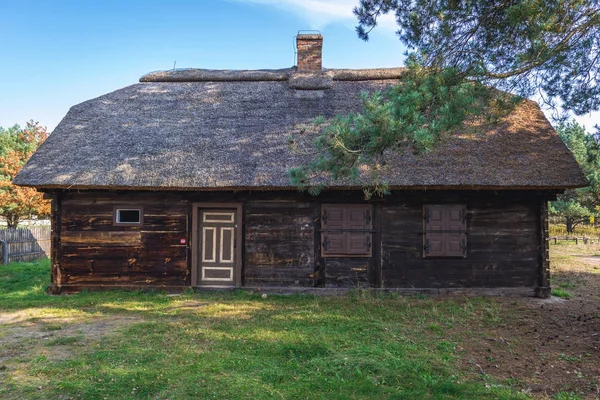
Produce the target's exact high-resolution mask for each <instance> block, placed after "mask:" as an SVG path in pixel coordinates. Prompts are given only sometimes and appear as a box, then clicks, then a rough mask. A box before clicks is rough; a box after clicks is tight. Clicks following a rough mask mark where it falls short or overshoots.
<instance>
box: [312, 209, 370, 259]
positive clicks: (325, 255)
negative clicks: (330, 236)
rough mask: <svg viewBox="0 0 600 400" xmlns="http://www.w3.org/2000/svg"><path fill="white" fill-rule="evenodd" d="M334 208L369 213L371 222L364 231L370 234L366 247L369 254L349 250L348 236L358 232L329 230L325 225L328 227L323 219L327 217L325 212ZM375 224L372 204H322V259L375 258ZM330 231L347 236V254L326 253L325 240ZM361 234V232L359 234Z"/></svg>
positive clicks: (345, 229) (347, 229)
mask: <svg viewBox="0 0 600 400" xmlns="http://www.w3.org/2000/svg"><path fill="white" fill-rule="evenodd" d="M332 207H339V208H344V209H351V208H364V209H365V210H366V211H368V213H369V214H368V215H369V222H368V227H366V228H365V229H364V233H365V234H368V235H369V236H368V238H367V242H366V245H367V246H368V252H366V253H351V252H350V251H351V249H350V248H349V246H348V244H347V242H348V237H347V235H348V234H349V233H352V232H356V231H353V230H351V229H350V228H345V227H344V228H342V229H327V228H326V227H325V226H324V225H326V222H324V220H323V217H324V215H325V210H326V209H327V208H332ZM373 227H374V223H373V205H372V204H360V203H354V204H353V203H323V204H321V215H320V229H319V232H320V242H319V246H320V250H321V251H320V253H321V257H322V258H370V257H373V246H374V243H373V233H374V232H375V230H374V228H373ZM328 231H341V233H342V234H343V235H344V236H345V238H344V240H345V241H346V250H345V253H329V252H326V250H325V239H326V236H327V235H326V234H327V232H328ZM358 233H360V232H358Z"/></svg>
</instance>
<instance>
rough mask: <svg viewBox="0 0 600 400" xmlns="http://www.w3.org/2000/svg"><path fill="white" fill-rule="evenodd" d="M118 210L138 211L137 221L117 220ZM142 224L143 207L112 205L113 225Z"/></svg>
mask: <svg viewBox="0 0 600 400" xmlns="http://www.w3.org/2000/svg"><path fill="white" fill-rule="evenodd" d="M120 211H138V212H139V213H140V220H139V222H119V221H118V216H119V212H120ZM143 225H144V207H142V206H133V207H132V206H114V207H113V226H143Z"/></svg>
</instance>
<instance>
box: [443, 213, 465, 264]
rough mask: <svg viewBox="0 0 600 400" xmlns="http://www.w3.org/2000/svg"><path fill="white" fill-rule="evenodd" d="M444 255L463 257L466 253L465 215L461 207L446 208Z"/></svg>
mask: <svg viewBox="0 0 600 400" xmlns="http://www.w3.org/2000/svg"><path fill="white" fill-rule="evenodd" d="M446 215H447V217H446V226H447V228H445V229H446V230H447V231H448V232H447V233H446V234H445V236H446V237H445V247H446V248H445V255H446V256H448V257H464V256H466V252H467V235H466V233H465V232H466V230H467V218H466V216H467V214H466V209H465V208H464V207H463V206H461V205H449V206H446Z"/></svg>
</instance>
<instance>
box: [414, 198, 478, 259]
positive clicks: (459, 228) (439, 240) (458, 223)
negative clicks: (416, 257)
mask: <svg viewBox="0 0 600 400" xmlns="http://www.w3.org/2000/svg"><path fill="white" fill-rule="evenodd" d="M423 225H424V228H425V232H424V235H423V257H466V256H467V208H466V206H465V205H464V204H428V205H425V206H424V207H423Z"/></svg>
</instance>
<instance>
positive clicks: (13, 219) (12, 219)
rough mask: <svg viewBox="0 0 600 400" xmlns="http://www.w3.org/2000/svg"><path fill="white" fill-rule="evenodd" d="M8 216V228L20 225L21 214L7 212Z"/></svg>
mask: <svg viewBox="0 0 600 400" xmlns="http://www.w3.org/2000/svg"><path fill="white" fill-rule="evenodd" d="M5 216H6V225H7V226H8V228H9V229H10V228H16V227H17V225H19V216H18V215H17V214H7V215H5Z"/></svg>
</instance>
